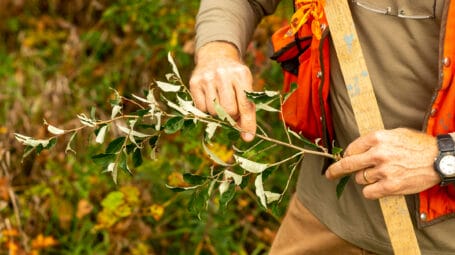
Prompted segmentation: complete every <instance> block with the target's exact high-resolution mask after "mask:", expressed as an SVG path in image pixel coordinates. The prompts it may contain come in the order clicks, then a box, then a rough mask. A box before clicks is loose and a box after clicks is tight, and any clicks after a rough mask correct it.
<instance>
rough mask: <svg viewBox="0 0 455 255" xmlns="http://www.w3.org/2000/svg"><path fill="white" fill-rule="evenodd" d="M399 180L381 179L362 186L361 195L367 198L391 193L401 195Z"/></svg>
mask: <svg viewBox="0 0 455 255" xmlns="http://www.w3.org/2000/svg"><path fill="white" fill-rule="evenodd" d="M401 190H402V189H401V185H400V182H399V181H394V180H381V181H378V182H376V183H374V184H371V185H367V186H365V187H364V188H363V190H362V192H363V196H364V197H365V198H367V199H379V198H383V197H386V196H391V195H403V194H402V192H401Z"/></svg>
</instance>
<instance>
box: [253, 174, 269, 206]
mask: <svg viewBox="0 0 455 255" xmlns="http://www.w3.org/2000/svg"><path fill="white" fill-rule="evenodd" d="M254 186H255V188H256V196H258V198H259V201H260V202H261V205H262V206H264V208H267V199H266V197H265V192H264V184H263V183H262V175H261V174H259V175H258V176H256V179H255V180H254Z"/></svg>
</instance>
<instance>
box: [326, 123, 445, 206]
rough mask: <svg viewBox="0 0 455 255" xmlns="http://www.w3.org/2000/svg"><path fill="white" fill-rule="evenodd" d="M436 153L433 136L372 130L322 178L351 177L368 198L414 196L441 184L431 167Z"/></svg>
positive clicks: (401, 130) (407, 130)
mask: <svg viewBox="0 0 455 255" xmlns="http://www.w3.org/2000/svg"><path fill="white" fill-rule="evenodd" d="M437 154H438V148H437V142H436V138H435V137H433V136H430V135H427V134H425V133H422V132H418V131H414V130H410V129H405V128H397V129H392V130H381V131H376V132H372V133H370V134H367V135H365V136H361V137H359V138H358V139H356V140H354V141H353V142H352V143H351V144H350V145H349V146H348V147H347V148H346V150H345V153H344V157H343V158H342V159H341V160H339V161H338V162H336V163H334V164H332V165H331V166H330V167H329V168H328V169H327V172H326V177H327V178H328V179H331V180H333V179H336V178H339V177H342V176H344V175H348V174H354V176H355V181H356V182H357V183H358V184H361V185H365V187H364V188H363V195H364V196H365V197H366V198H368V199H378V198H381V197H385V196H389V195H406V194H415V193H418V192H420V191H423V190H426V189H428V188H430V187H432V186H434V185H436V184H438V183H439V182H440V181H441V179H440V177H439V175H438V174H437V173H436V171H435V170H434V168H433V163H434V160H435V158H436V156H437Z"/></svg>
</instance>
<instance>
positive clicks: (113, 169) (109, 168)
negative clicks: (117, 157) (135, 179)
mask: <svg viewBox="0 0 455 255" xmlns="http://www.w3.org/2000/svg"><path fill="white" fill-rule="evenodd" d="M117 166H118V165H117V163H114V162H111V163H109V165H107V169H106V171H105V172H108V173H111V176H112V180H113V181H114V183H115V184H117V174H118V168H117Z"/></svg>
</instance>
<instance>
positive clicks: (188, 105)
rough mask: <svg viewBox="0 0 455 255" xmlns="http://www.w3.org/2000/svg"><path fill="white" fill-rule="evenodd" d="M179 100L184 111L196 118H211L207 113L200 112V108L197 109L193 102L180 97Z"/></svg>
mask: <svg viewBox="0 0 455 255" xmlns="http://www.w3.org/2000/svg"><path fill="white" fill-rule="evenodd" d="M177 100H178V103H179V105H180V106H181V107H182V109H183V110H185V111H187V112H190V113H192V114H194V116H196V117H201V118H205V117H208V116H209V115H208V114H206V113H204V112H202V111H201V110H199V109H198V108H196V107H195V106H194V104H193V101H187V100H183V99H182V98H181V97H179V96H177Z"/></svg>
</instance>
